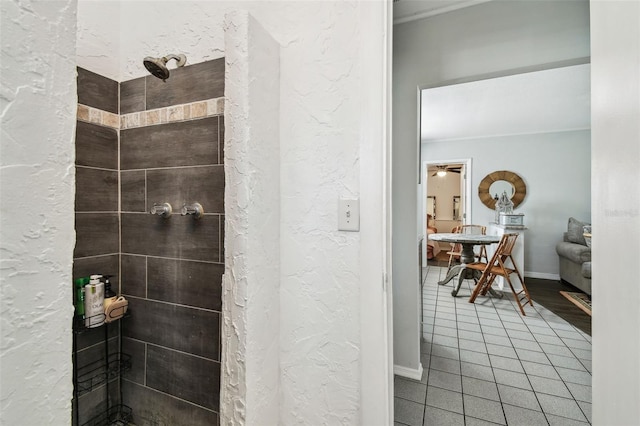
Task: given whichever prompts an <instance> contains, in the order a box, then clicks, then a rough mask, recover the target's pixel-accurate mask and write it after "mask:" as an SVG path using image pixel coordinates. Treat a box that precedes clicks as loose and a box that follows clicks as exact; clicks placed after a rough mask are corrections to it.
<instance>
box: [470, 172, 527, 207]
mask: <svg viewBox="0 0 640 426" xmlns="http://www.w3.org/2000/svg"><path fill="white" fill-rule="evenodd" d="M503 191H506V192H507V195H509V196H510V198H511V201H512V202H513V208H516V207H518V205H519V204H520V203H522V201H523V200H524V197H525V196H526V195H527V185H526V184H525V183H524V181H523V180H522V178H521V177H520V176H518V175H517V174H515V173H513V172H510V171H508V170H499V171H497V172H493V173H489V174H488V175H487V176H485V178H484V179H482V182H480V185H478V196H479V197H480V201H482V204H484V205H485V206H487V207H489V208H490V209H492V210H493V209H495V207H496V200H495V198H496V195H497V196H498V197H500V195H501V194H502V192H503ZM494 192H495V194H494Z"/></svg>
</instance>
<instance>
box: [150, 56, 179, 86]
mask: <svg viewBox="0 0 640 426" xmlns="http://www.w3.org/2000/svg"><path fill="white" fill-rule="evenodd" d="M171 59H175V60H176V61H177V64H176V65H177V66H178V67H183V66H184V64H186V63H187V57H186V56H185V55H183V54H182V53H180V54H179V55H174V54H173V53H171V54H169V55H167V56H163V57H162V58H152V57H151V56H147V57H146V58H144V61H143V64H144V67H145V68H146V69H147V71H149V72H150V73H151V75H153V76H154V77H158V78H160V79H162V81H167V79H168V78H169V68H167V62H169V60H171Z"/></svg>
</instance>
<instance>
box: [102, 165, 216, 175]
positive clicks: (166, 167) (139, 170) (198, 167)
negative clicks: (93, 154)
mask: <svg viewBox="0 0 640 426" xmlns="http://www.w3.org/2000/svg"><path fill="white" fill-rule="evenodd" d="M204 167H224V164H194V165H192V166H165V167H146V168H136V169H125V170H122V171H123V172H125V173H127V172H141V171H148V170H175V169H201V168H204ZM106 170H109V169H106Z"/></svg>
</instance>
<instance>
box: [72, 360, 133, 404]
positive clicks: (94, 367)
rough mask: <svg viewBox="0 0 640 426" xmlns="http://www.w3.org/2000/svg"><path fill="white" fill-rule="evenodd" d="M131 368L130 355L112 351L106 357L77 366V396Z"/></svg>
mask: <svg viewBox="0 0 640 426" xmlns="http://www.w3.org/2000/svg"><path fill="white" fill-rule="evenodd" d="M130 369H131V355H129V354H126V353H112V354H110V355H109V357H108V359H107V360H106V361H105V360H104V359H99V360H97V361H94V362H91V363H89V364H87V365H84V366H82V367H79V368H78V380H77V383H76V384H77V392H78V396H82V395H84V394H85V393H88V392H91V391H92V390H94V389H96V388H98V387H99V386H100V385H103V384H105V383H106V382H107V381H109V380H114V379H117V378H118V377H119V376H120V374H121V373H123V372H125V371H129V370H130Z"/></svg>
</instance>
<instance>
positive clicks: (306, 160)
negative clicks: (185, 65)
mask: <svg viewBox="0 0 640 426" xmlns="http://www.w3.org/2000/svg"><path fill="white" fill-rule="evenodd" d="M82 1H87V4H88V6H90V5H91V4H92V3H93V2H92V1H88V0H82ZM159 3H160V2H144V1H140V2H137V1H126V2H121V4H120V46H119V49H118V51H114V52H110V53H109V54H107V55H106V56H99V55H93V56H91V57H79V58H78V63H79V65H80V66H82V67H84V68H87V69H89V70H100V69H106V68H108V67H109V65H108V62H109V61H110V59H109V55H111V54H113V55H116V56H119V58H120V60H119V62H120V68H121V72H120V78H119V79H121V80H126V79H130V78H134V77H139V76H142V75H145V73H146V71H145V70H144V68H143V66H142V59H143V58H144V57H145V56H149V55H153V56H156V55H164V54H167V53H177V52H181V53H185V54H186V55H187V57H188V62H189V63H198V62H202V61H204V60H207V59H212V58H217V57H222V56H224V34H223V19H224V16H225V14H226V13H227V12H229V11H231V10H233V9H237V8H242V9H246V10H248V11H249V12H250V13H251V14H252V15H253V16H254V17H255V18H256V20H257V21H258V22H260V24H261V25H262V26H263V27H264V28H265V30H266V31H267V32H268V33H269V34H271V35H272V36H273V38H274V39H275V40H276V41H277V42H278V43H279V44H280V45H281V46H282V49H281V60H280V67H281V80H280V81H281V87H280V165H281V173H282V174H281V177H280V179H281V187H280V189H281V192H280V194H281V206H280V208H281V216H280V218H281V233H280V236H281V241H280V256H281V283H280V324H281V326H280V335H281V339H280V345H281V346H280V350H281V353H280V375H281V378H280V380H281V392H280V396H279V399H280V411H281V422H282V424H292V423H299V422H302V423H307V424H323V423H358V422H359V419H360V418H361V415H362V412H364V411H366V412H368V413H369V412H373V413H383V415H384V413H385V412H386V413H387V414H388V413H389V412H390V411H389V409H388V404H387V400H386V398H385V392H386V390H387V388H386V387H385V386H384V385H388V383H389V381H388V377H387V375H386V373H387V371H388V369H387V367H386V365H385V360H386V359H387V354H386V347H385V340H384V337H385V335H386V333H387V330H386V324H385V323H384V321H379V322H376V321H374V320H375V319H379V318H381V317H382V313H383V312H381V311H383V309H384V306H385V302H384V299H385V293H384V291H383V286H382V276H383V269H384V258H383V256H382V254H381V250H380V248H381V247H382V246H383V240H382V238H383V230H384V228H383V222H382V221H383V209H382V180H383V177H382V165H383V162H382V161H381V160H382V159H381V158H380V156H377V154H378V153H382V151H383V147H384V143H383V141H384V137H385V135H384V116H383V110H382V105H383V102H382V100H383V94H384V93H385V90H386V88H385V80H384V78H385V75H384V74H383V71H384V69H383V64H384V62H385V56H384V54H385V51H384V48H385V47H386V45H385V42H386V40H385V38H384V35H385V33H384V32H385V30H386V26H385V20H384V14H385V11H386V10H387V6H388V5H387V4H385V3H384V2H382V1H376V2H370V1H335V2H331V1H309V2H299V1H284V2H271V1H268V2H264V1H256V2H223V1H214V2H211V1H201V2H187V1H181V2H175V1H171V2H162V3H161V4H159ZM93 19H94V20H97V19H99V18H97V17H94V18H93ZM88 32H89V33H90V32H91V31H88ZM97 38H98V36H95V37H91V38H90V39H91V40H95V39H97ZM88 39H89V37H88V33H87V32H85V33H84V34H80V35H79V40H78V44H79V48H78V51H81V48H80V45H81V44H83V43H84V42H85V41H87V40H88ZM263 101H264V102H266V103H269V102H277V100H276V99H264V100H263ZM372 102H373V103H372ZM363 105H366V107H363ZM361 152H365V153H366V154H362V156H361ZM365 162H366V165H365ZM361 166H362V167H363V168H362V169H361ZM365 166H366V168H364V167H365ZM364 194H366V196H367V197H368V198H367V199H366V200H365V198H364V197H365V195H364ZM361 195H362V197H363V205H365V204H364V203H365V201H366V203H367V204H366V205H367V206H368V208H367V209H363V211H361V224H362V227H361V231H360V232H359V233H345V232H338V231H337V201H338V199H339V197H358V196H361ZM365 224H366V226H365ZM259 237H260V236H257V238H259ZM365 239H366V240H367V244H362V241H363V240H365ZM363 271H366V274H365V275H366V276H362V275H361V274H362V273H363ZM362 292H366V293H362ZM363 300H366V301H367V303H366V304H365V303H363ZM361 306H363V307H366V308H367V309H373V310H374V311H373V312H375V314H371V313H369V312H367V314H368V315H369V317H367V318H371V319H372V320H369V321H364V322H362V323H361V318H363V314H362V312H361ZM365 344H366V345H367V349H366V350H367V351H368V353H372V352H375V353H376V355H374V356H371V357H368V358H367V365H368V366H369V368H368V369H367V371H366V373H362V372H361V370H360V369H361V366H362V358H363V347H364V346H363V345H365ZM373 382H375V383H376V384H378V386H365V385H364V383H373ZM380 385H382V386H380ZM387 420H388V419H386V418H384V417H383V416H378V417H376V421H379V422H380V423H383V424H384V423H388V421H387Z"/></svg>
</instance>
